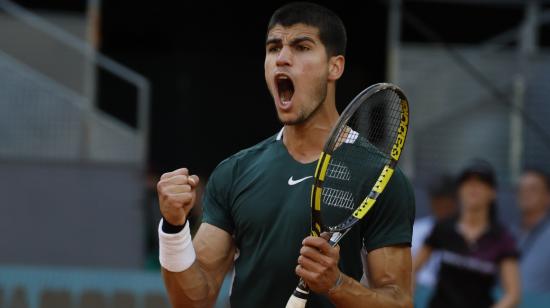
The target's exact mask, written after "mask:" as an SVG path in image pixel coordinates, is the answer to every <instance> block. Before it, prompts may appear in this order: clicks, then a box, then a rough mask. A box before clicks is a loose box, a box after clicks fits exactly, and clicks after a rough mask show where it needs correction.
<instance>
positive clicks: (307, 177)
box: [288, 175, 313, 186]
mask: <svg viewBox="0 0 550 308" xmlns="http://www.w3.org/2000/svg"><path fill="white" fill-rule="evenodd" d="M312 177H313V176H312V175H310V176H306V177H305V178H301V179H297V180H294V179H292V177H290V178H289V179H288V185H290V186H292V185H296V184H298V183H300V182H303V181H305V180H307V179H309V178H312Z"/></svg>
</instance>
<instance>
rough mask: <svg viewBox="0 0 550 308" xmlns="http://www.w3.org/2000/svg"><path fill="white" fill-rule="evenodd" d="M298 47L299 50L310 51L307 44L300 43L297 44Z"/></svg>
mask: <svg viewBox="0 0 550 308" xmlns="http://www.w3.org/2000/svg"><path fill="white" fill-rule="evenodd" d="M296 49H297V50H298V51H308V50H310V48H309V47H308V46H306V45H298V46H296Z"/></svg>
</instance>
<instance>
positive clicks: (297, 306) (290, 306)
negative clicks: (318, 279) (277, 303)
mask: <svg viewBox="0 0 550 308" xmlns="http://www.w3.org/2000/svg"><path fill="white" fill-rule="evenodd" d="M308 296H309V288H308V287H307V285H306V283H305V282H304V281H303V280H302V279H300V283H299V284H298V286H297V287H296V289H295V290H294V292H293V293H292V295H291V296H290V298H289V299H288V302H287V303H286V306H285V308H305V307H306V303H307V298H308Z"/></svg>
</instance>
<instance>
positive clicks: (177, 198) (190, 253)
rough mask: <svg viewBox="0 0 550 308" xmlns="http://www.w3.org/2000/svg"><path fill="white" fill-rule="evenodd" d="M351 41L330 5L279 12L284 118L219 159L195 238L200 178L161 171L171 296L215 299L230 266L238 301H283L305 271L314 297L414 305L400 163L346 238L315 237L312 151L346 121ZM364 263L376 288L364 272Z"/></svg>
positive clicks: (273, 53)
mask: <svg viewBox="0 0 550 308" xmlns="http://www.w3.org/2000/svg"><path fill="white" fill-rule="evenodd" d="M345 48H346V31H345V28H344V25H343V23H342V21H341V20H340V18H339V17H338V16H337V15H336V14H334V13H333V12H332V11H330V10H328V9H326V8H324V7H321V6H319V5H316V4H310V3H292V4H287V5H285V6H283V7H281V8H280V9H278V10H277V11H275V13H274V14H273V16H272V17H271V20H270V22H269V25H268V30H267V39H266V46H265V50H266V54H265V79H266V83H267V86H268V88H269V91H270V92H271V94H272V96H273V99H274V102H275V108H276V110H277V115H278V118H279V120H280V121H281V123H282V124H283V125H284V126H283V128H282V129H281V131H279V132H278V133H277V134H275V135H273V136H272V137H270V138H268V139H266V140H264V141H262V142H260V143H259V144H257V145H255V146H253V147H251V148H248V149H245V150H242V151H240V152H239V153H237V154H235V155H233V156H231V157H229V158H227V159H226V160H224V161H222V162H221V163H220V164H219V165H218V166H217V168H216V169H215V170H214V172H213V174H212V175H211V177H210V180H209V182H208V184H207V187H206V191H205V194H204V199H203V206H204V216H203V222H202V224H201V226H200V228H199V230H198V232H197V234H196V236H195V238H194V239H193V241H192V240H191V236H190V233H189V224H187V215H188V213H189V211H190V210H191V208H192V207H193V205H194V203H195V199H196V193H195V187H196V186H197V184H198V182H199V179H198V177H197V176H195V175H191V174H190V173H189V171H188V170H187V169H185V168H182V169H178V170H175V171H173V172H168V173H165V174H164V175H162V177H161V180H160V181H159V183H158V185H157V188H158V194H159V200H160V210H161V213H162V215H163V217H164V219H163V220H162V221H161V223H160V225H159V241H160V262H161V265H162V268H163V269H162V272H163V276H164V281H165V285H166V289H167V291H168V294H169V297H170V301H171V302H172V304H173V306H175V307H209V306H211V305H212V304H213V303H214V301H215V299H216V296H217V294H218V292H219V289H220V286H221V283H222V280H223V279H224V276H225V275H226V273H227V272H228V269H229V268H230V267H231V265H234V268H235V275H234V278H233V281H232V287H231V295H230V302H231V306H232V307H238V308H243V307H254V308H258V307H262V308H268V307H274V308H275V307H276V308H281V307H284V306H285V304H286V302H287V300H288V298H289V296H290V295H291V294H292V292H293V290H294V288H295V286H296V284H297V283H298V280H299V277H302V278H303V279H304V280H305V282H306V283H307V285H308V286H309V287H310V289H311V290H312V291H313V294H312V295H311V297H310V299H309V301H308V307H335V306H336V307H347V308H353V307H412V300H411V267H412V265H411V252H410V243H411V236H412V224H413V220H414V197H413V193H412V189H411V187H410V184H409V182H408V180H407V179H406V177H405V176H404V175H403V173H402V172H401V171H399V170H397V171H396V174H395V175H394V176H393V177H392V179H391V181H390V183H389V184H388V186H387V188H386V190H385V192H384V193H383V194H382V195H381V197H380V198H379V199H378V201H377V203H376V205H375V207H374V208H373V210H372V211H371V212H369V214H368V215H367V216H366V217H365V219H364V220H363V221H362V223H361V224H358V225H357V226H355V227H354V228H353V229H352V230H351V231H350V232H349V233H348V235H347V236H346V237H345V238H344V239H343V240H342V241H341V242H340V246H339V247H338V246H337V247H335V248H332V247H330V246H329V245H328V243H327V241H326V240H325V239H324V238H321V237H309V236H307V235H308V233H309V223H310V208H309V196H310V193H311V185H312V175H313V174H314V171H315V167H316V164H317V162H316V160H317V158H318V157H319V155H320V153H321V151H322V148H323V145H324V142H325V140H326V139H327V137H328V136H329V134H330V130H331V128H332V127H333V126H334V125H335V123H336V122H337V120H338V112H337V110H336V104H335V92H336V82H337V80H338V79H339V78H340V77H341V76H342V73H343V72H344V64H345V58H344V54H345ZM363 248H364V249H365V250H366V251H367V254H366V257H365V258H364V260H362V258H361V254H360V252H361V250H362V249H363ZM362 261H364V264H365V265H366V266H365V267H363V263H362ZM364 268H365V269H364ZM364 272H368V273H365V274H366V277H367V278H368V282H369V286H368V287H366V286H364V285H362V284H360V283H359V282H358V281H359V280H360V279H361V277H362V275H363V274H364Z"/></svg>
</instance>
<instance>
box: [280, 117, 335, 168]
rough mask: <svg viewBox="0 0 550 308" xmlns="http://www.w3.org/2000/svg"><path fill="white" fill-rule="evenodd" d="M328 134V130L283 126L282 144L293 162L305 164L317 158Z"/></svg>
mask: <svg viewBox="0 0 550 308" xmlns="http://www.w3.org/2000/svg"><path fill="white" fill-rule="evenodd" d="M328 134H329V131H328V130H327V131H324V130H311V129H310V130H301V129H297V127H296V126H294V125H293V126H285V129H284V131H283V144H284V145H285V147H286V149H287V151H288V153H289V154H290V156H292V158H294V160H296V161H298V162H300V163H302V164H307V163H311V162H314V161H316V160H317V159H318V158H319V155H320V154H321V151H322V150H323V146H324V144H325V140H326V139H327V137H328Z"/></svg>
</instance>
